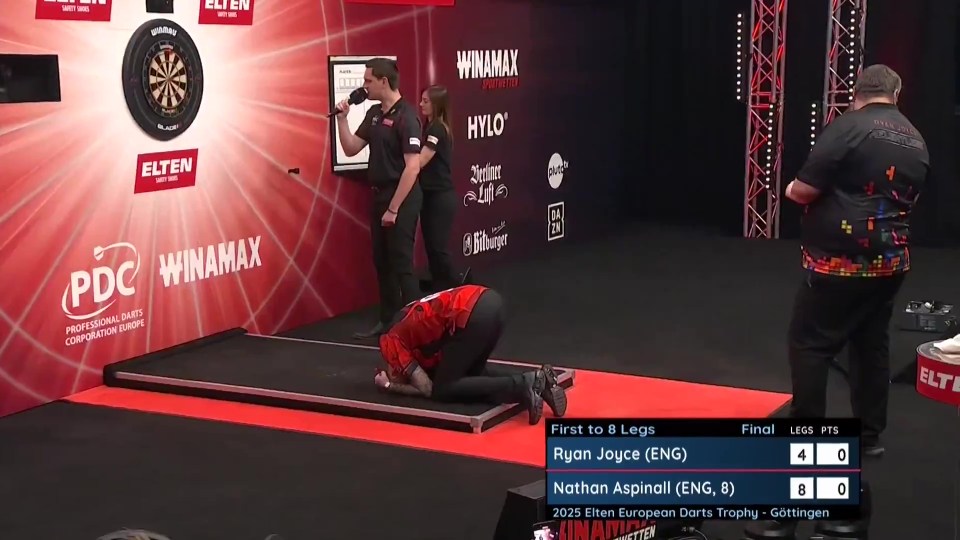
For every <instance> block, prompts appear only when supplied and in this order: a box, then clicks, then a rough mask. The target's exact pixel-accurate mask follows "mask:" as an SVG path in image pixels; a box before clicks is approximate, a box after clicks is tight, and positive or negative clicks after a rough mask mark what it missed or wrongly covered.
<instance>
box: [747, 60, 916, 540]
mask: <svg viewBox="0 0 960 540" xmlns="http://www.w3.org/2000/svg"><path fill="white" fill-rule="evenodd" d="M900 90H901V80H900V77H899V76H898V75H897V74H896V73H895V72H894V71H893V70H892V69H890V68H888V67H886V66H883V65H873V66H869V67H867V68H865V69H864V70H863V71H862V72H861V74H860V76H859V78H858V79H857V82H856V84H855V85H854V90H853V92H854V101H853V107H852V110H850V111H848V112H846V113H844V114H843V115H842V116H840V117H838V118H837V119H836V120H834V121H833V122H832V123H830V125H828V126H827V127H826V128H825V129H824V130H823V133H821V134H820V137H819V138H818V139H817V142H816V144H815V145H814V147H813V149H812V150H811V151H810V155H809V156H808V158H807V161H806V163H805V164H804V166H803V167H802V168H801V170H800V172H799V173H797V178H796V179H795V180H794V181H793V182H791V183H790V185H788V186H787V192H786V195H787V197H788V198H790V199H791V200H792V201H794V202H796V203H798V204H801V205H803V206H804V210H803V216H802V225H801V244H802V251H801V255H802V264H803V268H804V270H805V276H804V278H803V281H802V283H801V284H800V287H799V290H798V291H797V295H796V299H795V301H794V308H793V318H792V320H791V322H790V328H789V335H788V358H789V361H790V372H791V378H792V381H793V401H792V404H791V416H793V417H795V418H823V417H825V416H826V412H827V411H826V409H827V374H828V370H829V364H830V362H831V361H832V360H833V359H834V357H835V356H837V355H838V354H839V353H840V351H841V350H842V349H843V348H844V346H847V348H848V353H849V363H850V366H849V383H850V404H851V406H852V409H853V414H854V416H855V417H856V418H859V419H860V421H861V429H862V434H861V453H862V454H863V456H864V457H879V456H880V455H881V454H883V450H884V449H883V445H882V444H881V441H880V434H881V433H882V432H883V431H884V428H886V425H887V397H888V393H889V385H890V332H889V327H890V319H891V318H892V316H893V309H894V302H895V299H896V296H897V292H898V291H899V290H900V286H901V285H902V284H903V281H904V278H905V276H906V274H907V272H908V271H909V270H910V247H909V244H910V213H911V211H912V209H913V207H914V204H915V203H916V201H917V197H918V196H919V194H920V190H921V188H922V187H923V185H924V183H925V181H926V178H927V172H928V170H929V167H930V158H929V154H928V153H927V147H926V143H925V142H924V140H923V137H922V136H921V135H920V133H919V132H918V131H917V129H916V128H915V127H914V126H913V124H911V123H910V121H909V120H907V118H906V117H905V116H904V115H903V114H902V113H901V112H900V110H899V109H898V108H897V100H898V98H899V95H900ZM864 485H866V482H864ZM859 526H862V524H860V525H858V524H856V523H842V522H841V523H837V522H834V523H826V524H821V525H820V527H819V529H818V530H819V532H821V533H824V534H827V535H829V534H831V533H832V532H842V531H843V530H846V531H848V532H849V531H850V530H854V529H856V528H857V527H859ZM795 527H796V523H794V522H772V523H762V524H758V525H754V526H753V527H750V528H748V532H750V533H751V534H752V537H753V538H774V537H776V538H786V537H792V531H793V530H795Z"/></svg>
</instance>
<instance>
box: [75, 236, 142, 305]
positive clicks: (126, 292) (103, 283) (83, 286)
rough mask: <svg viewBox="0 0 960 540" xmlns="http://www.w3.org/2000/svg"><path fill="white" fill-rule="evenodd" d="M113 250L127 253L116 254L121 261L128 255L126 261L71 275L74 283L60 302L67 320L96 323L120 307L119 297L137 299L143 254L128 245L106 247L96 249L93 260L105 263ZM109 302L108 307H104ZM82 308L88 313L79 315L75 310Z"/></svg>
mask: <svg viewBox="0 0 960 540" xmlns="http://www.w3.org/2000/svg"><path fill="white" fill-rule="evenodd" d="M113 250H123V251H117V252H116V253H115V254H116V255H117V257H118V258H119V257H120V256H121V255H126V260H124V261H123V262H122V263H120V264H119V265H117V266H116V267H113V266H107V265H104V266H97V267H94V268H93V269H91V271H89V272H88V271H86V270H77V271H76V272H71V273H70V283H69V284H68V285H67V287H66V288H65V289H64V290H63V297H62V298H61V300H60V306H61V308H63V313H64V314H65V315H66V316H67V317H69V318H71V319H73V320H75V321H83V320H87V319H92V318H93V317H96V316H97V315H100V314H101V313H103V312H104V311H106V310H107V309H109V308H110V306H112V305H113V304H114V303H116V301H117V300H118V297H117V296H116V294H119V295H120V296H133V294H134V293H135V292H136V289H135V288H134V286H133V280H134V279H136V277H137V273H139V272H140V254H139V253H138V252H137V248H136V247H134V245H133V244H129V243H127V242H119V243H116V244H111V245H109V246H106V247H100V246H97V247H95V248H93V259H94V260H95V261H98V262H99V261H102V260H103V256H104V255H105V254H106V253H107V252H111V251H113ZM68 299H69V302H68ZM84 300H87V301H86V302H85V301H84ZM108 300H109V302H108V303H107V304H105V305H101V304H103V303H104V302H107V301H108ZM81 304H83V305H84V310H85V311H82V312H80V313H75V312H74V311H75V310H77V309H80V308H81ZM97 306H99V307H97ZM86 310H91V311H86Z"/></svg>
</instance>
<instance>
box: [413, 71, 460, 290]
mask: <svg viewBox="0 0 960 540" xmlns="http://www.w3.org/2000/svg"><path fill="white" fill-rule="evenodd" d="M420 111H421V112H422V113H423V115H424V116H425V117H426V119H427V121H426V122H425V124H426V127H425V128H424V132H423V145H422V146H421V149H420V188H421V189H422V190H423V207H422V209H421V210H420V230H421V231H422V232H423V242H424V244H425V247H426V251H427V260H428V261H429V264H430V277H431V280H432V289H433V290H434V291H439V290H444V289H448V288H451V287H454V286H456V285H458V284H459V283H456V282H455V281H454V277H453V263H452V261H451V256H450V248H449V245H450V230H451V229H452V228H453V218H454V215H455V214H456V211H457V191H456V190H455V189H454V187H453V180H452V179H451V174H450V164H451V161H452V156H451V152H452V150H453V130H452V129H451V127H450V107H449V100H448V97H447V89H446V88H445V87H443V86H437V85H434V86H431V87H429V88H427V89H426V90H424V91H423V94H422V95H421V98H420Z"/></svg>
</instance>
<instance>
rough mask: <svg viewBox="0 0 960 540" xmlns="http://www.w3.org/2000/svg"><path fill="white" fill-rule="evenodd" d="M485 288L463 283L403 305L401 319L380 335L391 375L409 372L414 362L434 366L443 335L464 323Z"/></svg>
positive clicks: (449, 333)
mask: <svg viewBox="0 0 960 540" xmlns="http://www.w3.org/2000/svg"><path fill="white" fill-rule="evenodd" d="M486 290H487V288H486V287H482V286H480V285H464V286H462V287H456V288H453V289H447V290H445V291H440V292H438V293H434V294H431V295H430V296H426V297H424V298H421V299H420V300H417V301H416V302H411V303H410V304H408V305H407V306H406V307H404V308H403V312H402V313H401V315H400V316H401V317H402V318H401V319H400V321H399V322H398V323H397V324H395V325H393V327H392V328H390V330H389V331H388V332H387V333H385V334H383V335H381V336H380V352H381V353H382V354H383V357H384V359H385V360H386V361H387V363H388V364H389V365H390V368H391V371H393V375H394V376H405V375H408V374H409V373H410V371H411V370H412V369H413V368H414V367H415V366H417V365H419V366H420V367H422V368H423V369H431V368H434V367H436V365H437V363H439V362H440V353H439V346H440V344H441V343H442V341H443V339H444V337H446V336H449V335H451V334H453V332H454V331H455V330H456V329H457V328H463V327H464V326H465V325H466V324H467V320H468V319H469V318H470V313H471V312H472V311H473V306H474V305H475V304H476V303H477V299H478V298H480V295H481V294H483V293H484V291H486Z"/></svg>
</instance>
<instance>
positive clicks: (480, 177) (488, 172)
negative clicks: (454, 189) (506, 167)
mask: <svg viewBox="0 0 960 540" xmlns="http://www.w3.org/2000/svg"><path fill="white" fill-rule="evenodd" d="M502 168H503V165H491V164H490V163H489V162H488V163H487V164H486V165H471V166H470V184H472V185H473V186H476V187H475V189H472V190H470V191H467V193H466V195H464V196H463V205H464V206H470V205H471V204H485V205H487V206H490V205H491V204H493V201H495V200H497V199H506V198H507V196H508V195H510V190H509V189H507V185H506V184H504V183H503V182H501V181H500V171H501V169H502Z"/></svg>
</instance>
